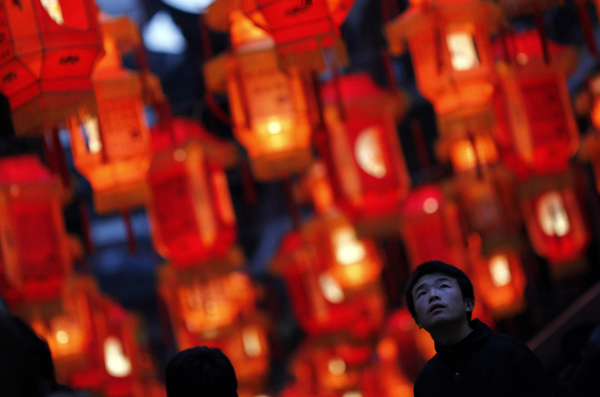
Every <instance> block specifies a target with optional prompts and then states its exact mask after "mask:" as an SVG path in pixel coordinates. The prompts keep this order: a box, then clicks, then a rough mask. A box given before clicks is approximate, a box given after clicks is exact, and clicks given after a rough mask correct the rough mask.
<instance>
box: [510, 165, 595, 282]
mask: <svg viewBox="0 0 600 397" xmlns="http://www.w3.org/2000/svg"><path fill="white" fill-rule="evenodd" d="M520 195H521V210H522V212H523V217H524V218H525V225H526V226H527V233H528V234H529V239H530V240H531V244H532V245H533V249H534V250H535V252H536V253H537V254H538V255H541V256H543V257H545V258H547V259H548V261H549V262H550V269H551V271H552V273H553V275H554V276H556V277H561V276H565V275H570V274H572V273H577V272H580V271H581V270H583V269H582V266H585V262H584V261H582V260H581V259H580V258H581V255H582V254H583V253H584V251H585V249H586V248H587V246H588V244H589V242H590V233H589V230H588V225H587V223H586V221H585V216H584V214H583V210H582V208H581V204H580V203H579V199H578V197H577V193H576V187H575V181H574V176H573V174H572V173H571V172H567V173H563V174H554V175H547V176H541V177H536V178H532V179H530V180H528V181H526V182H524V183H523V184H522V186H521V189H520Z"/></svg>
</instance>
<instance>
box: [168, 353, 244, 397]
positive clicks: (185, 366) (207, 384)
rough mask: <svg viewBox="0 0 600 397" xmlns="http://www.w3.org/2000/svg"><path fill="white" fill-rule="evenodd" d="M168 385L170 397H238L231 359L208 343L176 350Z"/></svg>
mask: <svg viewBox="0 0 600 397" xmlns="http://www.w3.org/2000/svg"><path fill="white" fill-rule="evenodd" d="M166 386H167V396H168V397H238V394H237V378H236V376H235V370H234V369H233V366H232V365H231V362H230V361H229V359H228V358H227V356H226V355H225V354H223V353H222V352H221V350H219V349H217V348H210V347H206V346H196V347H193V348H191V349H187V350H183V351H181V352H179V353H177V354H176V355H175V357H173V358H172V359H171V360H170V361H169V363H168V364H167V369H166Z"/></svg>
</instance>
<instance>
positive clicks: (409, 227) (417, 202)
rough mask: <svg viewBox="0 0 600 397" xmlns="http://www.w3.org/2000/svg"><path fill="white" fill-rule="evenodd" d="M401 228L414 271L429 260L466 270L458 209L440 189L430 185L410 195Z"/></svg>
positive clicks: (403, 210) (403, 212)
mask: <svg viewBox="0 0 600 397" xmlns="http://www.w3.org/2000/svg"><path fill="white" fill-rule="evenodd" d="M400 228H401V233H402V239H403V240H404V246H405V248H406V250H407V254H408V259H409V263H410V268H411V269H415V268H416V267H417V266H418V265H419V264H421V263H423V262H426V261H429V260H441V261H444V262H447V263H451V264H453V265H454V266H457V267H459V268H461V269H466V266H467V257H466V247H465V241H464V235H463V230H462V228H461V222H460V218H459V213H458V208H457V206H456V204H454V203H453V202H451V201H449V200H448V199H447V198H446V197H445V196H444V193H443V192H442V190H441V189H440V188H439V187H437V186H435V185H426V186H421V187H419V188H417V189H415V190H413V191H411V192H410V194H409V196H408V198H407V199H406V201H405V202H404V205H403V208H402V221H401V224H400Z"/></svg>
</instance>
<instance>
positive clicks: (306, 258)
mask: <svg viewBox="0 0 600 397" xmlns="http://www.w3.org/2000/svg"><path fill="white" fill-rule="evenodd" d="M272 266H273V268H274V271H275V272H277V273H279V274H281V275H282V276H283V277H284V280H285V282H286V285H287V287H288V290H289V293H290V295H291V300H292V307H293V308H294V312H295V314H296V317H297V319H298V322H299V323H300V325H301V326H302V328H303V329H304V330H305V331H307V332H308V333H310V334H313V335H322V334H330V333H334V332H340V331H343V330H348V329H349V328H350V329H349V332H350V333H352V334H353V335H355V336H362V337H364V336H367V335H370V334H372V333H373V332H374V331H376V330H377V329H378V327H379V325H380V324H381V322H382V320H383V312H384V307H383V306H384V298H383V295H382V292H381V290H380V287H379V276H380V274H381V268H382V264H381V260H380V259H379V257H378V256H377V253H376V251H375V247H374V245H373V243H372V242H371V241H368V240H359V239H357V238H356V233H355V231H354V229H353V228H352V227H351V225H350V223H348V221H347V220H346V219H345V218H343V217H342V216H341V215H339V214H337V213H335V212H333V213H329V214H328V215H326V216H324V217H323V218H321V219H318V220H315V221H313V222H311V223H309V224H308V225H306V226H305V227H303V230H302V236H300V235H297V234H292V235H289V236H288V237H286V239H285V240H284V243H283V244H282V247H281V248H280V252H279V254H278V255H277V257H276V259H275V260H274V262H273V265H272Z"/></svg>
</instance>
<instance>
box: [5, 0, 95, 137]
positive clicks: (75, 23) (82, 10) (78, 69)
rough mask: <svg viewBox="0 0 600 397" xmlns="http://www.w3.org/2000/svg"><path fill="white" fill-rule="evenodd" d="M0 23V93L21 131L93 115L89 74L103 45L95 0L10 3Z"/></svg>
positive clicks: (34, 131)
mask: <svg viewBox="0 0 600 397" xmlns="http://www.w3.org/2000/svg"><path fill="white" fill-rule="evenodd" d="M0 27H1V28H0V31H1V33H0V91H2V93H3V94H4V95H5V96H6V97H7V98H8V100H9V103H10V107H11V109H12V120H13V125H14V127H15V132H16V134H17V135H32V134H41V133H43V132H46V131H48V130H49V129H51V128H54V127H56V126H58V125H61V124H63V123H64V121H65V119H66V118H67V117H69V116H71V115H79V114H93V113H94V108H95V103H94V95H93V93H92V84H91V81H90V74H91V71H92V68H93V67H94V64H95V63H96V61H97V59H98V58H99V56H100V54H101V53H102V43H101V38H100V32H99V26H98V16H97V8H96V5H95V4H94V2H93V1H91V0H53V1H43V2H42V1H34V0H21V1H13V2H6V3H4V4H3V7H2V9H1V10H0Z"/></svg>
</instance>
